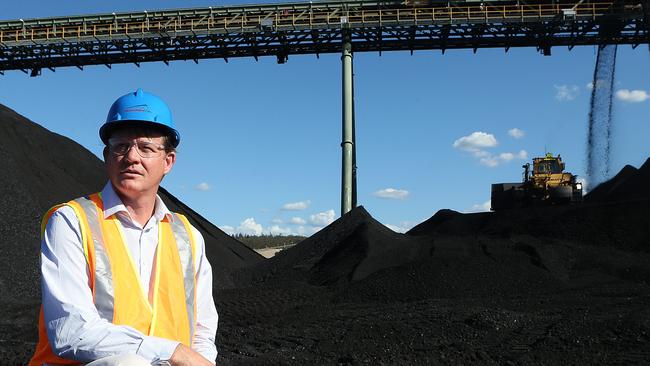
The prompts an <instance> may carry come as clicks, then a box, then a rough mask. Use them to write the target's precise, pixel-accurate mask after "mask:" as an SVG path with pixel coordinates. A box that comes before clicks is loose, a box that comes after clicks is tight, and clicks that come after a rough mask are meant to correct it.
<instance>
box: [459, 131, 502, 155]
mask: <svg viewBox="0 0 650 366" xmlns="http://www.w3.org/2000/svg"><path fill="white" fill-rule="evenodd" d="M498 144H499V143H498V141H497V139H496V137H494V135H493V134H491V133H486V132H481V131H476V132H472V133H471V134H470V135H468V136H463V137H461V138H459V139H457V140H456V141H454V144H453V146H454V148H455V149H459V150H463V151H471V152H475V151H480V150H481V149H482V148H486V147H494V146H497V145H498Z"/></svg>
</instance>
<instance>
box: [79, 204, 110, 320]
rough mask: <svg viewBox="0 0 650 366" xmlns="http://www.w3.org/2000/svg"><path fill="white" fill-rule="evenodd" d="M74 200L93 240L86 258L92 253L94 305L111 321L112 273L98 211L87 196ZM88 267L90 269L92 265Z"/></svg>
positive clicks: (100, 314)
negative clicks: (79, 207)
mask: <svg viewBox="0 0 650 366" xmlns="http://www.w3.org/2000/svg"><path fill="white" fill-rule="evenodd" d="M74 201H75V202H77V203H78V204H79V206H81V208H82V209H83V210H84V213H85V214H86V220H87V222H88V227H89V229H90V234H91V237H92V240H93V249H94V253H92V254H91V253H87V254H86V258H88V257H89V256H90V255H93V254H94V258H95V263H94V267H95V270H94V271H93V272H94V276H93V280H92V283H93V285H92V289H93V300H94V301H95V307H96V308H97V312H99V316H100V317H101V318H103V319H106V320H108V321H109V322H112V321H113V305H114V297H113V294H114V293H115V291H114V289H113V274H112V273H111V262H110V261H109V259H108V254H107V253H106V250H105V248H106V246H105V245H104V236H103V235H102V229H101V226H100V225H99V212H97V206H96V205H95V203H94V202H93V201H92V200H90V199H89V198H87V197H79V198H77V199H76V200H74ZM102 216H103V213H102ZM84 249H86V250H89V251H90V250H91V249H90V248H84ZM90 268H91V269H92V267H90ZM97 294H99V301H98V299H97V297H98V296H97Z"/></svg>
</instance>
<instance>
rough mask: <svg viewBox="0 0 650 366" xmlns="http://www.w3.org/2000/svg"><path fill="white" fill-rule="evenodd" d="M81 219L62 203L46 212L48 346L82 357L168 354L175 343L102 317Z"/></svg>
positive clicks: (155, 357) (43, 243) (44, 258)
mask: <svg viewBox="0 0 650 366" xmlns="http://www.w3.org/2000/svg"><path fill="white" fill-rule="evenodd" d="M88 271H89V269H88V266H87V264H86V257H85V255H84V252H83V244H82V241H81V233H80V229H79V219H78V218H77V216H76V214H75V213H74V210H73V209H72V208H70V207H68V206H63V207H61V208H60V209H58V210H57V211H55V212H54V214H53V215H52V216H51V217H50V219H49V220H48V223H47V226H46V228H45V233H44V235H43V239H42V241H41V275H42V281H41V286H42V297H43V315H44V320H45V327H46V330H47V336H48V338H49V340H50V346H51V347H52V351H53V352H54V353H55V354H56V355H58V356H60V357H63V358H66V359H72V360H76V361H80V362H88V361H93V360H96V359H99V358H103V357H108V356H115V355H120V354H138V355H140V356H142V357H144V358H145V359H147V360H150V361H151V362H156V361H158V360H166V359H169V358H170V357H171V355H172V353H173V352H174V351H175V349H176V347H177V346H178V344H179V343H178V342H175V341H170V340H167V339H163V338H158V337H151V336H146V335H144V334H142V333H140V332H139V331H137V330H136V329H134V328H132V327H129V326H122V325H114V324H112V323H111V322H109V321H107V320H105V319H102V318H101V317H100V316H99V313H98V312H97V308H95V304H94V303H93V297H92V292H91V290H90V282H89V281H90V280H89V273H88Z"/></svg>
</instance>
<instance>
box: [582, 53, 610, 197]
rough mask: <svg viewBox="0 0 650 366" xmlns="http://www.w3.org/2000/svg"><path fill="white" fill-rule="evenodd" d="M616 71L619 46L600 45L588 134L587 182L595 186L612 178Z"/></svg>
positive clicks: (592, 91)
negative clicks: (617, 47) (611, 160)
mask: <svg viewBox="0 0 650 366" xmlns="http://www.w3.org/2000/svg"><path fill="white" fill-rule="evenodd" d="M615 70H616V45H607V46H602V47H599V48H598V56H597V58H596V69H595V70H594V80H593V83H592V88H591V104H590V109H589V136H588V137H587V181H588V182H589V186H590V187H596V186H597V185H598V184H600V183H602V182H604V181H606V180H607V179H608V178H609V173H610V172H609V155H610V151H611V136H612V97H613V94H614V74H615Z"/></svg>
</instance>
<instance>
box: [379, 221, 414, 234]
mask: <svg viewBox="0 0 650 366" xmlns="http://www.w3.org/2000/svg"><path fill="white" fill-rule="evenodd" d="M413 226H415V223H414V222H412V221H402V222H400V223H399V224H397V225H393V224H386V227H387V228H389V229H391V230H393V231H394V232H396V233H405V232H407V231H409V230H411V228H413Z"/></svg>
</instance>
